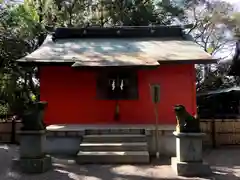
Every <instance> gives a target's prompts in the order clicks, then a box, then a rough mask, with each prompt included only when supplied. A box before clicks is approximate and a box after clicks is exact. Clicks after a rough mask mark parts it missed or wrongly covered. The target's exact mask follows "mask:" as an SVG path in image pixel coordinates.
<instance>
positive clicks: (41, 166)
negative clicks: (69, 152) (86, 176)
mask: <svg viewBox="0 0 240 180" xmlns="http://www.w3.org/2000/svg"><path fill="white" fill-rule="evenodd" d="M13 163H14V166H15V167H19V168H20V170H21V171H22V172H23V173H44V172H47V171H48V170H50V169H51V168H52V159H51V157H50V156H44V157H42V158H36V159H34V158H20V159H14V160H13Z"/></svg>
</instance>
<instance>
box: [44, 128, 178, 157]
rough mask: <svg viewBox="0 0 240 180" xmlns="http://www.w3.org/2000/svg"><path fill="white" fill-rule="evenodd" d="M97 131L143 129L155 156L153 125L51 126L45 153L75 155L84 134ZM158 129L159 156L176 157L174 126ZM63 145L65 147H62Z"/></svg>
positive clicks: (151, 152)
mask: <svg viewBox="0 0 240 180" xmlns="http://www.w3.org/2000/svg"><path fill="white" fill-rule="evenodd" d="M97 129H100V130H101V131H102V130H103V129H104V132H105V131H109V133H113V132H114V131H121V132H122V133H129V132H130V133H131V132H135V131H136V130H138V129H143V130H144V131H143V133H145V134H146V135H147V142H148V151H149V154H150V155H151V156H155V155H156V140H155V137H156V136H155V126H154V125H115V126H108V125H99V126H97V125H95V126H94V125H92V126H90V125H89V126H87V125H85V126H84V125H52V126H48V127H47V130H48V132H47V140H46V145H45V148H46V149H45V152H47V153H48V154H68V155H76V153H77V151H78V150H79V145H80V143H81V141H82V138H83V136H84V135H85V133H90V132H89V130H91V131H92V132H95V131H97ZM158 129H159V130H158V135H159V143H158V147H159V148H158V149H159V151H160V155H163V156H168V157H171V156H176V143H175V141H176V140H175V137H174V135H173V134H172V133H173V131H174V130H175V125H159V127H158ZM86 130H87V131H86ZM95 133H96V132H95ZM105 133H106V132H105ZM63 144H65V145H64V146H63Z"/></svg>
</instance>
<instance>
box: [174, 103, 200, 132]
mask: <svg viewBox="0 0 240 180" xmlns="http://www.w3.org/2000/svg"><path fill="white" fill-rule="evenodd" d="M174 111H175V114H176V119H177V127H176V131H177V132H185V133H187V132H188V133H190V132H191V133H198V132H201V130H200V122H199V119H198V118H195V117H193V116H192V115H190V114H189V113H188V112H187V111H186V108H185V107H184V106H183V105H175V107H174Z"/></svg>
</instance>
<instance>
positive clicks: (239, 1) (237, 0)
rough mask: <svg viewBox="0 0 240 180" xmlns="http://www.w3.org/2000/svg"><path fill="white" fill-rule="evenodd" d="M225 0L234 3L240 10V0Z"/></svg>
mask: <svg viewBox="0 0 240 180" xmlns="http://www.w3.org/2000/svg"><path fill="white" fill-rule="evenodd" d="M223 1H226V2H229V3H231V4H234V5H235V6H236V10H238V11H240V0H223Z"/></svg>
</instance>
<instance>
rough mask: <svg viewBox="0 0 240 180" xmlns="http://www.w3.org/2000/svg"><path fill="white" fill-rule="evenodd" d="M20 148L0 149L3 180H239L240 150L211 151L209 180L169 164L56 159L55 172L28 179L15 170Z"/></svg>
mask: <svg viewBox="0 0 240 180" xmlns="http://www.w3.org/2000/svg"><path fill="white" fill-rule="evenodd" d="M17 151H18V147H17V146H14V145H4V144H1V145H0V165H1V167H0V180H178V179H183V180H184V179H185V180H240V147H234V148H233V147H231V148H230V147H225V148H221V149H216V150H208V151H206V152H205V153H204V157H205V160H206V161H207V162H208V163H209V164H210V165H211V167H212V169H213V172H214V175H213V176H212V177H210V178H197V177H196V178H184V177H177V176H176V175H175V174H174V172H173V171H172V169H171V167H170V166H169V164H170V161H169V160H168V159H166V158H162V159H161V164H159V163H157V162H155V163H152V164H151V165H82V166H79V165H76V164H75V163H74V160H73V159H71V158H66V157H65V158H63V157H62V158H60V157H58V158H56V157H55V158H54V159H53V161H54V168H53V170H51V171H49V172H46V173H44V174H40V175H25V174H22V173H20V172H19V171H18V170H17V169H16V168H12V159H13V158H14V157H17V154H18V153H17Z"/></svg>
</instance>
